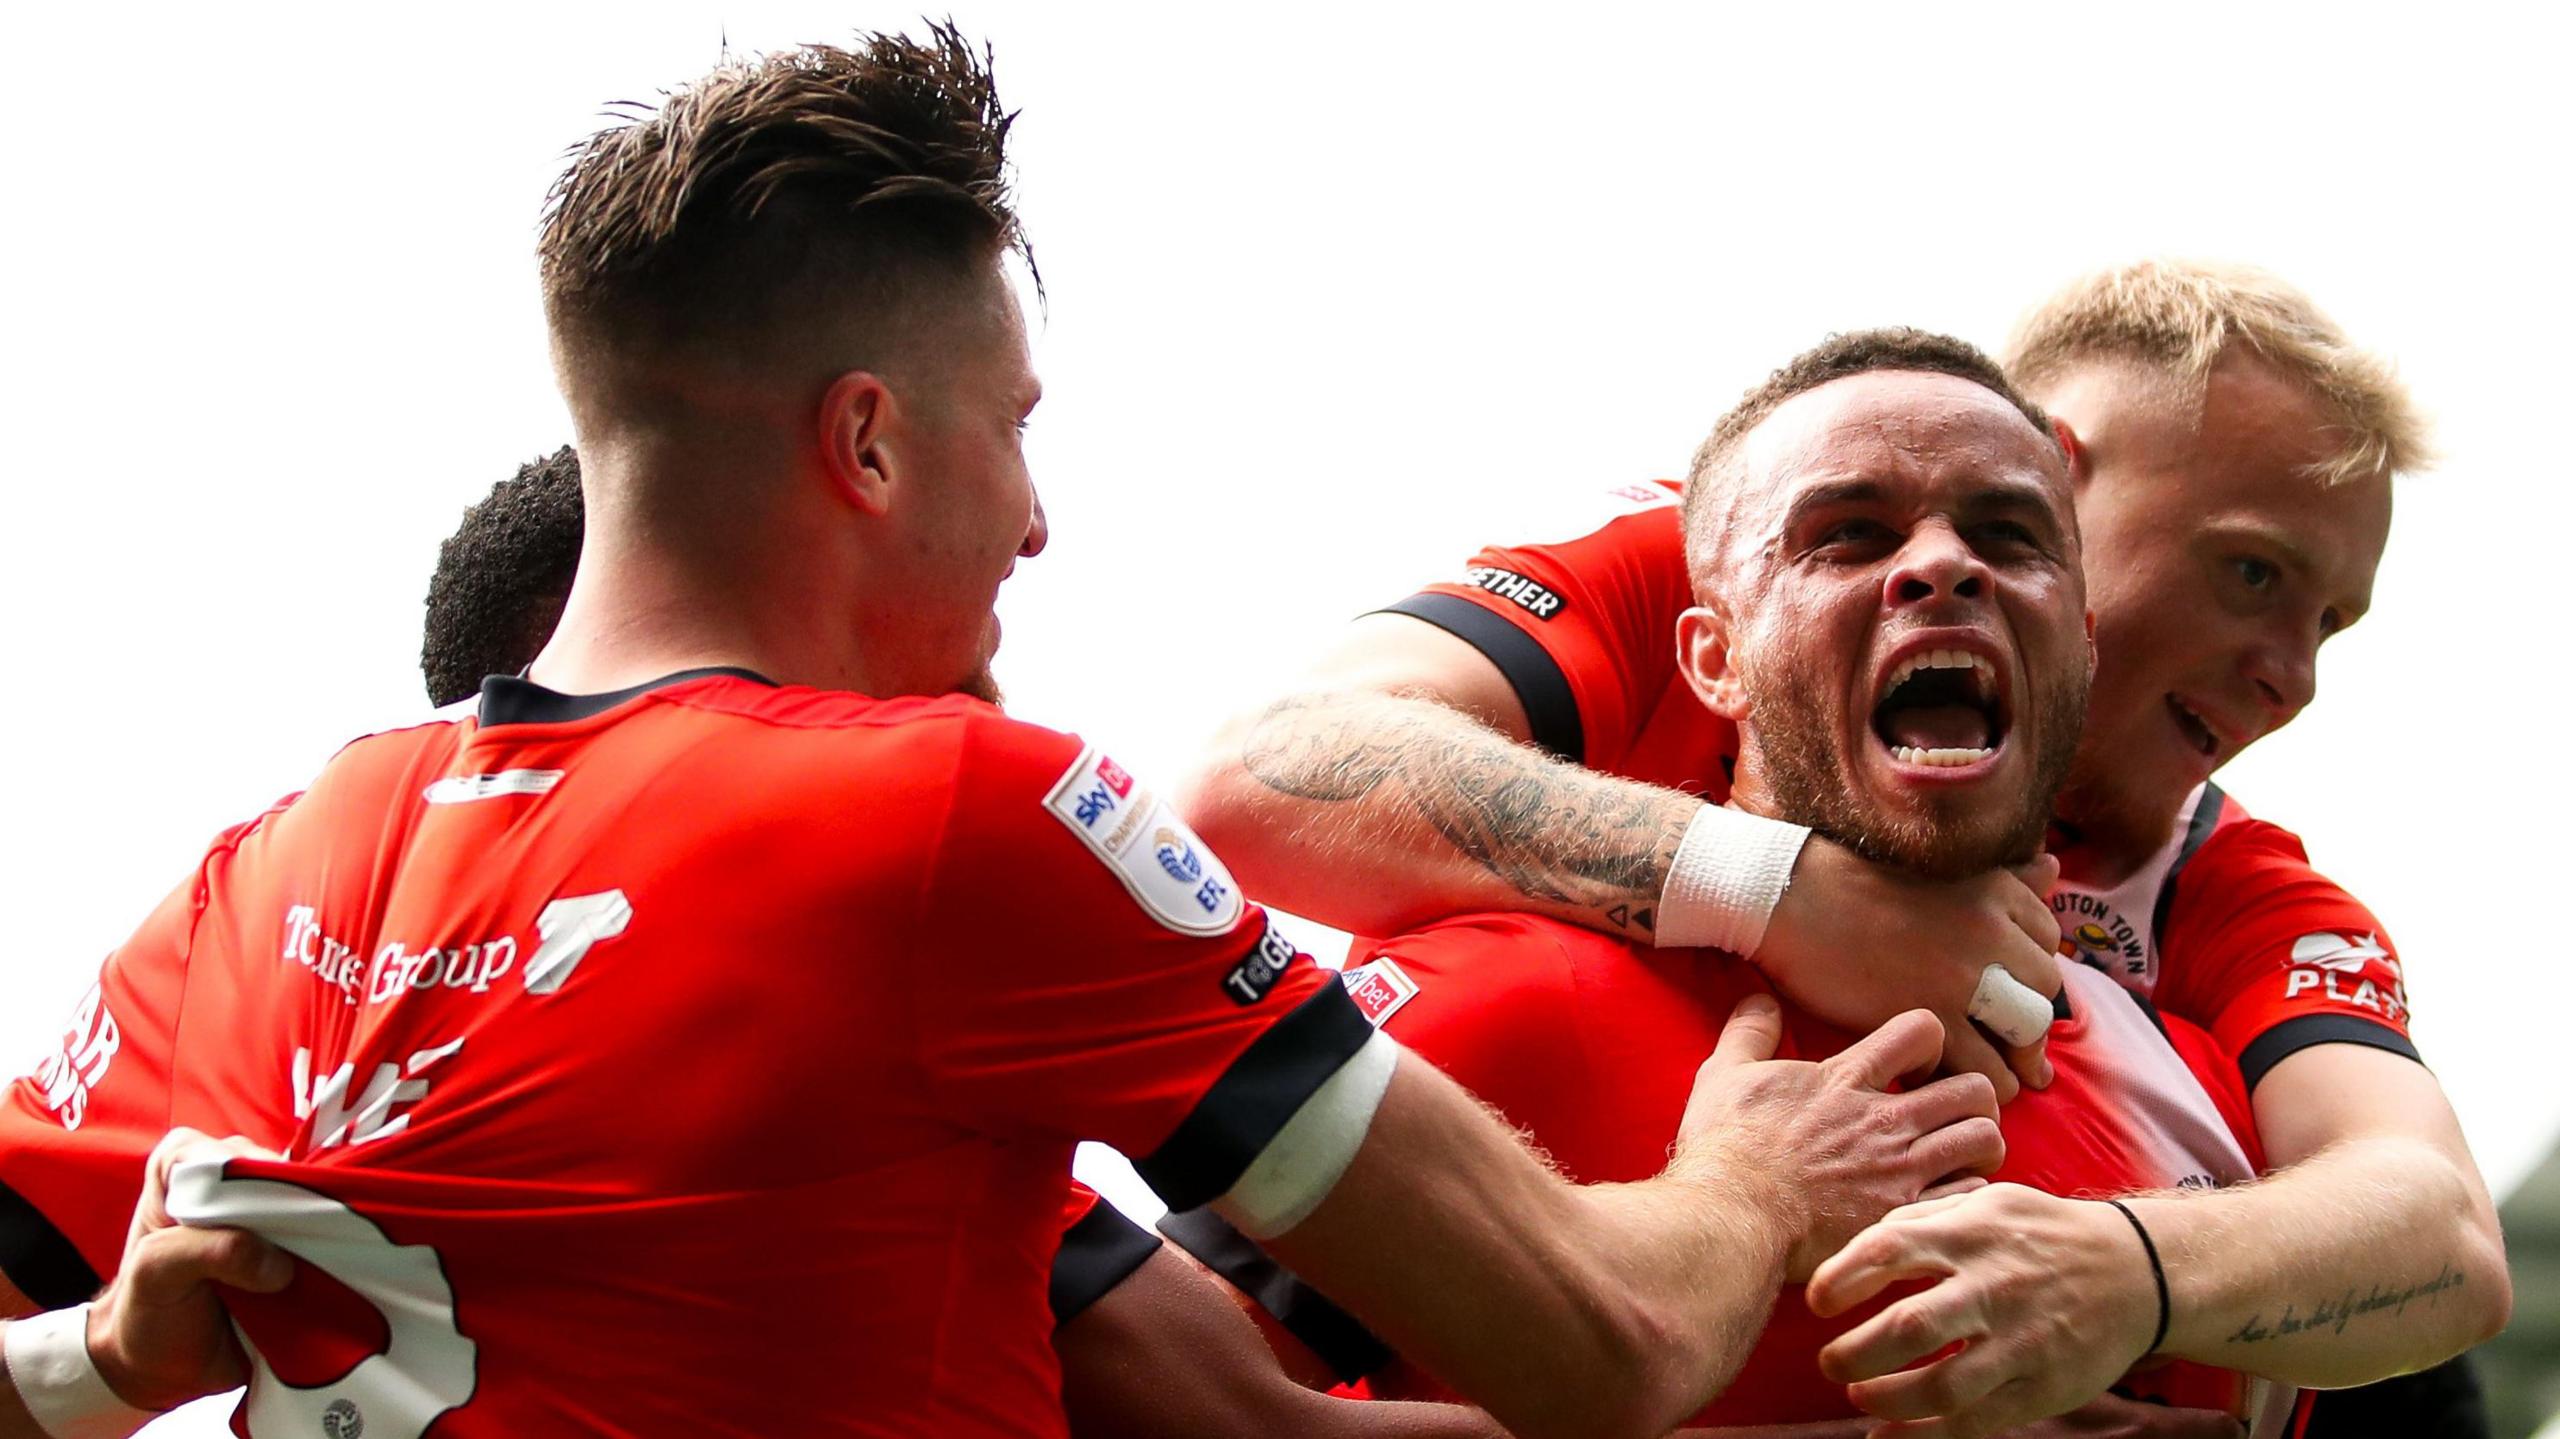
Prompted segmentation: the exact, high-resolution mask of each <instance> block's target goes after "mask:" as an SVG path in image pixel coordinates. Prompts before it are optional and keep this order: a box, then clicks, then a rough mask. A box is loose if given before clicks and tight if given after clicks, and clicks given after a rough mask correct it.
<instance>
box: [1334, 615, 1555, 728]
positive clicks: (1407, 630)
mask: <svg viewBox="0 0 2560 1439" xmlns="http://www.w3.org/2000/svg"><path fill="white" fill-rule="evenodd" d="M1306 688H1307V689H1308V690H1311V691H1312V690H1345V689H1348V690H1370V691H1375V692H1378V693H1381V694H1396V695H1406V696H1412V697H1418V698H1422V699H1428V700H1431V701H1434V702H1435V703H1438V704H1443V705H1447V706H1448V707H1449V708H1451V709H1454V710H1457V711H1458V712H1459V713H1461V714H1464V715H1466V716H1467V717H1468V718H1470V719H1473V720H1475V721H1476V722H1477V723H1478V724H1481V725H1484V726H1485V727H1486V728H1488V729H1491V730H1494V731H1495V732H1497V733H1499V734H1501V735H1503V736H1504V737H1505V738H1507V739H1510V740H1512V741H1514V742H1517V743H1522V744H1526V743H1527V742H1528V740H1529V711H1528V707H1527V706H1526V705H1524V704H1523V703H1522V702H1521V698H1520V692H1519V691H1518V690H1517V689H1515V688H1513V686H1512V683H1511V679H1510V677H1509V676H1508V675H1506V674H1504V673H1503V672H1502V668H1501V667H1500V666H1499V665H1496V664H1495V663H1494V662H1493V661H1492V660H1491V659H1490V658H1488V657H1487V656H1486V654H1485V652H1484V651H1483V650H1481V649H1478V648H1477V647H1476V646H1474V645H1473V644H1470V643H1468V642H1467V641H1466V640H1464V639H1461V638H1459V637H1458V636H1457V635H1454V634H1452V633H1450V632H1449V631H1448V630H1445V629H1442V628H1441V627H1440V626H1438V625H1435V624H1432V623H1430V622H1429V621H1426V620H1420V619H1416V618H1414V617H1413V616H1411V615H1402V614H1396V613H1393V612H1390V611H1380V612H1379V613H1376V614H1369V615H1362V616H1361V617H1360V618H1358V619H1356V620H1353V621H1352V622H1351V626H1350V628H1349V630H1348V631H1347V632H1346V633H1345V634H1344V636H1343V640H1342V643H1341V644H1340V645H1339V646H1337V647H1336V648H1335V649H1334V650H1333V652H1332V653H1331V654H1329V655H1327V656H1325V657H1324V658H1323V659H1322V660H1321V661H1319V662H1318V663H1317V665H1316V667H1315V669H1314V671H1313V672H1312V673H1311V674H1310V675H1309V677H1308V683H1307V685H1306Z"/></svg>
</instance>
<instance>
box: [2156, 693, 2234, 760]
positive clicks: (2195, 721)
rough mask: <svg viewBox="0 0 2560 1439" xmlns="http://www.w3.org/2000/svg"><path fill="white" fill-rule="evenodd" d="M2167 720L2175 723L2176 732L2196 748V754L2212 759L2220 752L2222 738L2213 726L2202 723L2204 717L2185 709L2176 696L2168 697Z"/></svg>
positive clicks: (2184, 704)
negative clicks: (2214, 730)
mask: <svg viewBox="0 0 2560 1439" xmlns="http://www.w3.org/2000/svg"><path fill="white" fill-rule="evenodd" d="M2169 718H2170V719H2172V720H2174V721H2176V723H2177V726H2178V732H2179V733H2180V734H2183V735H2185V736H2186V737H2187V743H2189V744H2191V745H2194V746H2195V747H2196V753H2198V754H2200V755H2203V756H2204V757H2205V758H2206V759H2212V758H2213V757H2214V756H2215V755H2217V754H2220V753H2221V752H2222V736H2220V735H2218V734H2215V733H2214V732H2213V726H2211V725H2209V724H2206V723H2205V722H2204V716H2202V715H2199V714H2197V713H2196V712H2195V711H2194V710H2191V709H2189V708H2187V706H2186V703H2185V702H2184V701H2182V700H2180V699H2179V698H2178V697H2177V696H2176V695H2171V696H2169Z"/></svg>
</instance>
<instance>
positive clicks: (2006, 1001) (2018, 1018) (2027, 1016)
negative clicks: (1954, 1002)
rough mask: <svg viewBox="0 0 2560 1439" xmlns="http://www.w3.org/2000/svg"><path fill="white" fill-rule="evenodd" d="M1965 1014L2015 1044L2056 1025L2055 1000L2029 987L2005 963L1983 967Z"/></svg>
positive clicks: (2032, 1039)
mask: <svg viewBox="0 0 2560 1439" xmlns="http://www.w3.org/2000/svg"><path fill="white" fill-rule="evenodd" d="M1964 1012H1965V1013H1966V1014H1968V1015H1970V1016H1972V1017H1973V1019H1974V1021H1975V1022H1976V1023H1978V1024H1980V1025H1981V1026H1982V1027H1983V1028H1985V1029H1987V1030H1990V1031H1991V1032H1992V1033H1993V1034H1996V1035H1998V1036H2000V1037H2001V1039H2003V1040H2005V1041H2007V1042H2008V1043H2010V1044H2012V1045H2028V1044H2033V1043H2035V1042H2036V1041H2037V1040H2039V1039H2042V1038H2044V1032H2045V1031H2046V1030H2048V1029H2051V1028H2053V1001H2052V1000H2050V999H2047V998H2045V997H2044V996H2043V995H2041V994H2038V993H2036V992H2035V991H2034V990H2032V989H2029V988H2027V986H2026V982H2025V981H2024V980H2021V979H2019V978H2018V977H2017V976H2016V975H2014V974H2011V973H2010V972H2009V966H2007V965H2005V964H1987V965H1984V966H1983V967H1982V978H1981V979H1979V980H1977V981H1975V983H1974V986H1973V1003H1971V1004H1968V1005H1966V1006H1965V1011H1964Z"/></svg>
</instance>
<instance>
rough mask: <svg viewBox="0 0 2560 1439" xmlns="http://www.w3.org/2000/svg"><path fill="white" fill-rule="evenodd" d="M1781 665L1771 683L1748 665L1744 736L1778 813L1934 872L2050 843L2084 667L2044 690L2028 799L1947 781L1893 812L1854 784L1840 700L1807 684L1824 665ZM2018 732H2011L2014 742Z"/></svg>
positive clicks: (1974, 869)
mask: <svg viewBox="0 0 2560 1439" xmlns="http://www.w3.org/2000/svg"><path fill="white" fill-rule="evenodd" d="M1777 668H1778V670H1779V672H1778V673H1776V674H1774V675H1771V676H1768V677H1766V679H1765V681H1764V680H1763V679H1762V678H1761V677H1755V676H1753V675H1751V674H1749V673H1748V671H1747V668H1746V672H1745V673H1744V675H1743V679H1744V682H1745V684H1746V686H1747V688H1748V690H1749V692H1750V694H1751V733H1750V735H1749V736H1748V737H1747V738H1746V741H1745V743H1746V744H1747V745H1749V746H1750V748H1751V750H1752V752H1753V757H1754V759H1755V761H1756V763H1757V766H1758V770H1759V774H1760V778H1761V783H1762V785H1763V786H1764V787H1765V788H1766V789H1767V791H1768V793H1769V796H1770V799H1771V801H1772V802H1773V803H1774V804H1775V805H1776V807H1777V817H1778V818H1780V819H1783V820H1787V821H1790V822H1791V823H1795V824H1801V825H1805V826H1807V827H1809V828H1811V829H1812V830H1813V831H1814V832H1815V833H1817V834H1820V835H1822V836H1823V837H1824V838H1826V839H1829V840H1832V841H1833V842H1835V843H1838V844H1842V845H1846V846H1847V847H1848V848H1850V849H1851V850H1854V851H1855V852H1857V853H1858V854H1860V855H1863V856H1865V857H1866V858H1868V859H1871V860H1875V861H1877V862H1879V863H1882V864H1889V865H1892V866H1894V867H1895V868H1898V869H1902V870H1906V871H1908V872H1910V873H1913V874H1916V875H1920V876H1922V877H1923V878H1928V879H1961V878H1964V877H1966V876H1968V875H1975V874H1980V873H1982V872H1983V871H1985V870H1988V869H1991V868H1992V867H1994V866H1996V865H2003V864H2016V863H2019V862H2021V861H2024V860H2027V859H2030V858H2033V857H2034V855H2035V854H2036V853H2037V852H2038V851H2039V850H2041V849H2043V848H2044V832H2045V824H2046V821H2047V820H2048V819H2050V818H2051V816H2052V814H2053V800H2054V795H2055V794H2056V793H2057V792H2058V791H2059V790H2060V789H2061V787H2062V781H2063V776H2064V774H2065V773H2066V772H2067V771H2068V770H2069V768H2070V765H2071V757H2072V754H2073V751H2074V749H2075V747H2076V746H2077V744H2078V742H2079V738H2080V722H2081V718H2082V716H2083V715H2084V714H2085V713H2086V710H2087V707H2088V676H2087V673H2086V672H2085V671H2080V672H2077V673H2076V674H2075V675H2068V676H2064V677H2063V678H2062V679H2060V680H2058V681H2056V682H2055V683H2052V684H2050V685H2048V686H2046V689H2045V692H2044V693H2042V694H2039V695H2038V696H2037V697H2036V703H2035V712H2036V714H2037V716H2038V717H2039V718H2038V722H2037V723H2038V732H2037V734H2036V736H2035V745H2036V758H2035V771H2034V774H2033V775H2032V776H2031V778H2030V782H2029V784H2028V785H2027V789H2026V793H2025V797H2024V802H2023V803H2021V804H2019V805H2017V806H2016V807H2015V808H2014V809H2004V810H2001V811H1999V812H1991V811H1988V810H1986V809H1985V807H1984V806H1983V805H1982V803H1981V802H1980V801H1979V800H1977V799H1975V798H1974V797H1972V796H1970V795H1967V794H1965V793H1963V792H1961V791H1959V790H1956V789H1954V788H1952V787H1945V788H1936V789H1931V790H1928V791H1923V792H1922V794H1921V812H1919V813H1893V812H1887V811H1885V810H1882V809H1880V808H1878V807H1876V806H1874V805H1872V804H1869V803H1867V802H1866V801H1865V800H1863V799H1862V798H1861V797H1860V796H1859V794H1858V793H1857V792H1856V791H1855V790H1853V789H1852V788H1851V787H1850V784H1849V766H1848V757H1847V756H1846V755H1843V754H1841V753H1840V752H1839V751H1838V748H1837V745H1836V742H1835V730H1834V727H1833V725H1832V723H1831V720H1832V717H1833V713H1834V705H1833V703H1832V702H1830V701H1827V700H1825V699H1824V698H1822V697H1821V696H1818V695H1816V694H1815V693H1814V692H1813V689H1812V687H1811V686H1809V685H1808V684H1806V683H1804V676H1806V675H1808V674H1810V673H1815V672H1817V669H1816V667H1813V666H1807V665H1802V664H1786V665H1781V666H1779V667H1777ZM1860 738H1861V739H1863V736H1861V737H1860ZM2019 738H2020V737H2019V736H2017V735H2015V734H2012V735H2011V736H2009V738H2008V741H2007V742H2008V743H2010V744H2016V743H2017V742H2018V740H2019Z"/></svg>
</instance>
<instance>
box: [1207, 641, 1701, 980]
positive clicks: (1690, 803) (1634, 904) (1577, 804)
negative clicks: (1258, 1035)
mask: <svg viewBox="0 0 2560 1439" xmlns="http://www.w3.org/2000/svg"><path fill="white" fill-rule="evenodd" d="M1238 759H1239V761H1240V765H1239V768H1240V770H1241V773H1240V774H1237V775H1234V776H1232V778H1233V779H1237V780H1242V781H1244V784H1242V785H1236V786H1234V787H1233V788H1234V789H1236V790H1240V791H1241V793H1233V794H1230V795H1229V797H1228V798H1229V801H1230V802H1228V803H1224V804H1213V805H1209V806H1206V807H1205V809H1204V810H1203V813H1204V814H1215V815H1216V816H1217V820H1216V821H1214V824H1215V834H1214V837H1213V838H1212V843H1214V844H1216V845H1217V846H1218V848H1219V850H1220V852H1221V853H1222V854H1225V855H1227V856H1228V862H1229V863H1230V864H1231V865H1234V866H1235V868H1236V869H1237V871H1238V872H1239V873H1240V874H1249V875H1250V876H1251V878H1250V879H1249V880H1248V881H1247V882H1248V883H1250V884H1252V885H1253V886H1254V887H1255V890H1256V892H1257V893H1259V894H1261V895H1262V896H1264V897H1265V898H1267V899H1269V900H1270V901H1272V902H1273V903H1276V904H1278V905H1279V906H1280V907H1281V908H1283V909H1292V910H1298V911H1300V912H1302V913H1307V914H1310V915H1311V916H1313V917H1315V918H1319V919H1326V920H1327V921H1328V922H1333V923H1343V924H1345V927H1347V928H1353V929H1357V930H1360V931H1362V932H1365V933H1372V934H1392V933H1395V932H1397V931H1399V930H1402V929H1407V928H1410V927H1412V925H1413V924H1415V923H1418V922H1421V921H1423V920H1426V919H1432V918H1437V917H1439V916H1441V915H1445V914H1449V913H1456V912H1463V911H1467V910H1479V909H1532V910H1536V911H1538V912H1540V913H1544V914H1551V915H1554V916H1556V917H1558V918H1561V919H1566V920H1570V921H1572V922H1573V923H1576V924H1581V925H1586V926H1589V927H1591V928H1595V929H1616V930H1619V931H1624V932H1632V933H1634V934H1636V935H1638V936H1639V937H1650V935H1651V932H1652V922H1651V915H1650V910H1651V907H1652V905H1653V903H1654V901H1655V899H1656V898H1657V897H1658V896H1659V895H1660V894H1661V892H1662V879H1663V874H1664V871H1665V870H1666V869H1667V868H1668V867H1669V865H1670V863H1671V856H1672V854H1673V852H1674V851H1676V850H1677V849H1678V848H1679V847H1680V836H1681V832H1682V831H1683V830H1684V829H1686V828H1687V826H1688V823H1689V820H1690V819H1691V818H1692V817H1693V816H1694V815H1695V814H1696V813H1697V810H1698V800H1697V797H1696V796H1694V795H1685V794H1682V793H1680V792H1679V791H1677V790H1667V789H1657V788H1655V787H1653V786H1651V785H1643V784H1637V783H1635V782H1633V781H1630V780H1620V779H1614V778H1612V777H1610V776H1607V775H1602V774H1595V773H1593V772H1592V771H1590V770H1586V769H1583V768H1581V767H1580V766H1578V765H1571V764H1566V763H1563V762H1561V761H1558V760H1553V759H1549V758H1547V757H1546V756H1544V755H1542V754H1540V753H1539V752H1538V751H1536V750H1534V749H1532V748H1530V747H1529V746H1527V745H1525V744H1520V743H1516V742H1514V741H1513V740H1511V739H1510V738H1508V737H1506V736H1504V735H1502V734H1499V733H1497V732H1495V731H1494V730H1491V729H1488V728H1486V727H1485V726H1484V725H1481V724H1479V723H1477V722H1476V721H1475V720H1473V719H1471V718H1469V717H1468V716H1466V715H1464V714H1461V713H1459V712H1458V711H1456V710H1453V709H1451V708H1449V707H1448V706H1446V705H1443V704H1439V703H1436V702H1435V701H1433V700H1430V699H1426V698H1421V697H1417V696H1414V695H1406V694H1384V693H1378V692H1374V691H1361V690H1341V691H1334V692H1331V693H1318V694H1310V695H1299V696H1293V697H1291V698H1288V699H1284V700H1281V701H1279V702H1277V703H1275V704H1273V705H1271V706H1269V707H1268V708H1266V709H1264V710H1262V711H1260V712H1259V713H1257V714H1255V715H1253V716H1251V717H1250V718H1249V719H1248V720H1247V721H1246V723H1245V726H1244V733H1243V736H1242V739H1241V743H1240V744H1239V745H1238ZM1238 811H1241V813H1238ZM1210 823H1212V822H1211V821H1205V820H1204V827H1206V826H1207V825H1208V824H1210ZM1248 852H1249V853H1248ZM1385 856H1393V860H1392V862H1390V863H1384V864H1381V863H1379V860H1380V859H1381V858H1382V857H1385Z"/></svg>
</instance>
